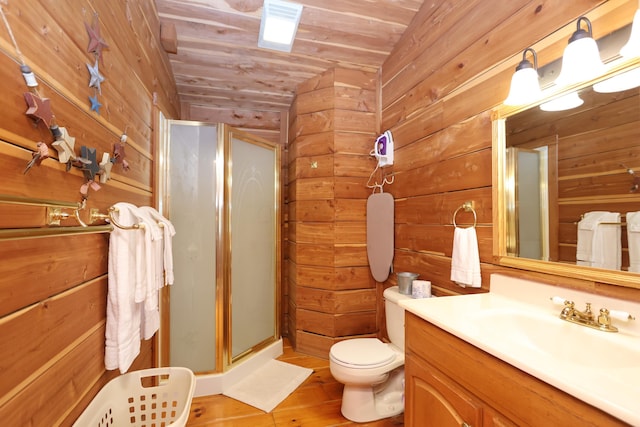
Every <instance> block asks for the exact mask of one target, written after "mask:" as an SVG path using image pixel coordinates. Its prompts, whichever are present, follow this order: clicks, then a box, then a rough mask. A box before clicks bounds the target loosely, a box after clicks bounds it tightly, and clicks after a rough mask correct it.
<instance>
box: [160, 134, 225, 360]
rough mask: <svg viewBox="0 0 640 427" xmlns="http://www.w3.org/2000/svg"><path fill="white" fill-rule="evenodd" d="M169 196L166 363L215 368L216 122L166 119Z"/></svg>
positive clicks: (217, 172) (218, 178)
mask: <svg viewBox="0 0 640 427" xmlns="http://www.w3.org/2000/svg"><path fill="white" fill-rule="evenodd" d="M169 137H170V144H169V147H168V156H167V163H168V164H167V166H168V168H167V169H168V175H169V176H168V179H167V182H168V197H167V198H166V201H165V203H166V204H167V206H166V207H165V209H166V210H167V211H168V212H169V218H170V220H171V222H172V223H173V225H174V227H175V229H176V235H175V236H174V237H173V259H174V273H175V285H174V286H172V287H171V288H170V304H169V324H170V340H169V347H170V349H169V354H170V363H171V365H174V366H186V367H188V368H190V369H191V370H193V371H194V372H213V371H216V369H217V365H216V361H217V357H216V356H217V352H216V347H217V346H216V335H217V334H216V327H217V322H216V320H217V319H216V300H217V298H216V291H217V286H216V282H217V280H216V276H217V272H216V258H217V256H218V250H217V247H216V246H217V243H216V242H217V241H218V238H219V236H218V234H219V233H218V231H217V228H218V226H217V221H216V218H217V217H219V215H217V211H216V206H217V194H218V192H219V191H218V190H217V186H218V184H219V181H220V177H219V176H218V175H219V174H220V172H219V171H218V170H217V169H218V168H216V164H217V163H218V162H217V158H218V143H217V141H218V135H217V126H216V125H205V124H202V123H196V122H175V121H171V122H170V123H169Z"/></svg>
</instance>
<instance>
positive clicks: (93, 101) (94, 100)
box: [89, 96, 102, 114]
mask: <svg viewBox="0 0 640 427" xmlns="http://www.w3.org/2000/svg"><path fill="white" fill-rule="evenodd" d="M89 101H91V111H95V112H96V113H98V114H100V107H102V104H100V102H99V101H98V97H97V96H90V97H89Z"/></svg>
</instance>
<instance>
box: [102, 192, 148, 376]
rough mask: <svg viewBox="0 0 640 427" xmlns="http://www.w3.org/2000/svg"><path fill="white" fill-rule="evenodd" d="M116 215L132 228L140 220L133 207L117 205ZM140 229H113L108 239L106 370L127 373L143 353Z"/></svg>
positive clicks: (121, 222)
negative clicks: (138, 298)
mask: <svg viewBox="0 0 640 427" xmlns="http://www.w3.org/2000/svg"><path fill="white" fill-rule="evenodd" d="M115 207H116V209H117V210H118V211H117V212H115V213H114V214H113V215H115V216H116V218H117V220H118V223H120V224H122V225H133V224H135V223H137V221H138V220H137V218H136V217H135V215H133V212H132V210H131V205H129V204H127V203H122V204H121V203H117V204H116V205H115ZM139 237H140V233H139V232H138V230H123V229H120V228H118V227H114V229H113V231H112V232H111V236H110V237H109V261H108V268H109V276H108V293H107V320H106V333H105V367H106V369H108V370H112V369H118V368H119V369H120V372H121V373H125V372H127V370H128V369H129V367H130V366H131V363H133V360H134V359H135V358H136V356H137V355H138V354H139V353H140V304H138V303H137V302H136V301H135V286H136V281H137V277H136V274H137V269H136V266H135V263H136V262H137V260H136V259H135V257H133V256H132V255H135V254H136V253H138V246H139V244H140V241H139V240H140V239H139Z"/></svg>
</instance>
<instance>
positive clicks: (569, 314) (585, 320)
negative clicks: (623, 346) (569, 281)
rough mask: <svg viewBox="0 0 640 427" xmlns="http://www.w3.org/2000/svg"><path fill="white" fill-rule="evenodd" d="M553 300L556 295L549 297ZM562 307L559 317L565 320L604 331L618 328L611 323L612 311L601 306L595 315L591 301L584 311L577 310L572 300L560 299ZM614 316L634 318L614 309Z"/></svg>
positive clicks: (615, 330) (614, 330)
mask: <svg viewBox="0 0 640 427" xmlns="http://www.w3.org/2000/svg"><path fill="white" fill-rule="evenodd" d="M551 299H552V300H553V301H554V302H558V301H559V300H561V299H559V298H558V297H554V298H551ZM562 301H563V303H564V308H563V309H562V311H561V312H560V318H561V319H563V320H566V321H567V322H571V323H575V324H577V325H582V326H588V327H590V328H593V329H598V330H600V331H605V332H618V328H616V327H615V326H613V325H611V317H612V313H611V312H610V311H609V310H608V309H606V308H601V309H600V313H599V314H598V316H595V315H594V314H593V312H592V311H591V303H589V302H588V303H587V307H586V308H585V310H584V311H580V310H577V309H576V308H575V304H574V302H573V301H568V300H562ZM615 317H617V318H619V319H621V320H635V317H633V316H632V315H630V314H629V313H626V312H622V311H616V312H615Z"/></svg>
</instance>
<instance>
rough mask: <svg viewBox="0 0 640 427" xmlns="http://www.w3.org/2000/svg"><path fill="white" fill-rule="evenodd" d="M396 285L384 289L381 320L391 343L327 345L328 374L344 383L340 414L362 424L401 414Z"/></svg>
mask: <svg viewBox="0 0 640 427" xmlns="http://www.w3.org/2000/svg"><path fill="white" fill-rule="evenodd" d="M410 298H411V296H410V295H403V294H401V293H400V292H399V291H398V287H397V286H392V287H390V288H387V289H385V291H384V299H385V317H386V322H387V333H388V334H389V339H390V340H391V343H384V342H382V341H380V340H379V339H377V338H354V339H350V340H345V341H341V342H339V343H336V344H334V345H333V346H331V350H330V351H329V368H330V370H331V375H333V377H334V378H335V379H336V380H337V381H339V382H341V383H342V384H344V392H343V394H342V415H344V416H345V418H347V419H349V420H351V421H354V422H358V423H364V422H369V421H375V420H380V419H382V418H387V417H392V416H394V415H398V414H400V413H402V412H403V411H404V309H403V308H401V307H400V306H399V305H398V301H400V300H401V299H410Z"/></svg>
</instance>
